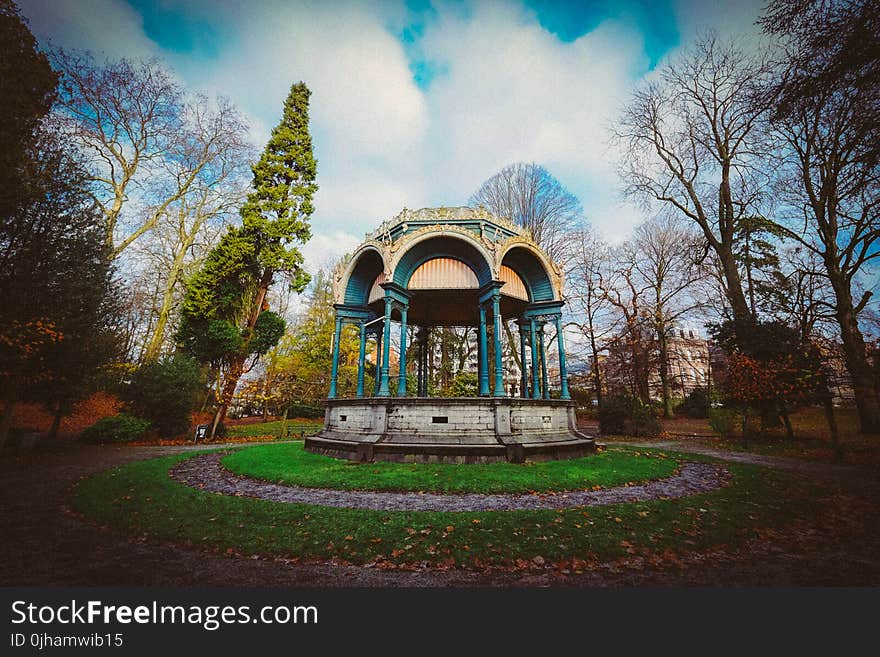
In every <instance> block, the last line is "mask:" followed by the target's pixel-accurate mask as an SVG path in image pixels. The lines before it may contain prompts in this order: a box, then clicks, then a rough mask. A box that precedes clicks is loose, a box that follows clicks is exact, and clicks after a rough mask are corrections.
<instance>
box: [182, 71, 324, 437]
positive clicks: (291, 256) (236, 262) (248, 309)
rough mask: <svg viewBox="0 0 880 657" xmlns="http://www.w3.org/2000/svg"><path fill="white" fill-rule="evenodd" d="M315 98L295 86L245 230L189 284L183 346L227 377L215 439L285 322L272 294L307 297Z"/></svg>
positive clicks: (250, 202) (256, 181)
mask: <svg viewBox="0 0 880 657" xmlns="http://www.w3.org/2000/svg"><path fill="white" fill-rule="evenodd" d="M309 95H310V92H309V90H308V87H306V85H305V84H304V83H303V82H298V83H296V84H294V85H293V87H292V88H291V90H290V94H289V95H288V97H287V100H286V101H285V103H284V116H283V118H282V119H281V123H279V124H278V126H277V127H276V128H275V129H274V130H273V131H272V135H271V137H270V139H269V143H268V144H267V145H266V149H265V150H264V152H263V154H262V156H261V157H260V160H259V161H258V162H257V164H256V165H254V167H253V173H254V178H253V184H252V187H253V190H252V191H251V193H250V194H248V197H247V200H246V201H245V203H244V204H243V205H242V207H241V210H240V214H241V218H242V225H241V227H240V228H231V229H230V230H229V231H228V232H227V234H226V235H224V237H223V239H222V240H221V242H220V244H218V246H217V247H216V248H215V249H214V250H213V251H212V252H211V253H210V254H209V256H208V258H207V261H206V262H205V265H204V266H203V267H202V269H201V270H200V271H199V272H198V273H196V274H195V276H194V277H193V278H192V279H191V280H190V282H189V284H188V286H187V294H186V298H185V300H184V303H183V309H182V318H181V326H180V329H179V331H178V341H179V342H180V343H181V345H182V346H183V347H184V349H185V350H186V351H189V352H190V353H192V354H193V355H195V356H196V357H197V358H199V360H201V361H202V362H204V363H211V364H213V365H214V366H215V367H217V369H218V370H219V372H220V376H221V378H222V381H221V384H220V395H219V399H218V400H217V401H218V407H217V412H216V414H215V416H214V422H213V424H212V427H211V433H210V437H213V436H214V434H215V433H216V430H217V426H218V425H219V424H220V423H221V422H222V421H223V420H224V418H225V417H226V411H227V410H228V408H229V403H230V402H231V401H232V396H233V394H234V393H235V388H236V386H237V385H238V381H239V379H240V378H241V375H242V374H243V373H244V371H245V366H246V363H247V361H248V359H249V358H254V359H256V358H258V357H259V356H261V355H263V354H265V353H266V352H267V351H268V350H269V349H271V348H272V347H273V346H275V344H277V342H278V340H279V339H280V338H281V335H282V334H283V333H284V320H283V319H282V318H281V317H279V316H278V315H276V314H275V313H272V312H270V311H269V304H268V301H267V294H268V291H269V288H270V287H271V285H272V283H273V282H274V281H275V278H276V277H277V276H283V277H285V278H286V279H287V282H288V284H289V285H290V287H291V289H293V290H296V291H297V292H302V291H303V290H304V289H305V287H306V285H307V284H308V282H309V275H308V273H307V272H306V271H305V270H304V269H303V256H302V253H300V251H299V250H298V249H297V248H296V246H295V245H294V244H295V243H300V244H304V243H305V242H307V241H308V240H309V238H310V237H311V231H310V227H309V218H310V216H311V214H312V212H313V211H314V208H313V206H312V196H313V195H314V193H315V192H316V191H317V189H318V186H317V184H315V175H316V172H317V163H316V161H315V158H314V155H313V153H312V140H311V136H310V135H309V126H308V123H309V115H308V104H309Z"/></svg>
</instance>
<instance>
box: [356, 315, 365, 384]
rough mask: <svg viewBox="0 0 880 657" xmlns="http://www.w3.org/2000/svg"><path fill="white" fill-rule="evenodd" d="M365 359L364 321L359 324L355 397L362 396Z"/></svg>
mask: <svg viewBox="0 0 880 657" xmlns="http://www.w3.org/2000/svg"><path fill="white" fill-rule="evenodd" d="M366 359H367V325H366V322H365V321H362V322H361V342H360V349H359V350H358V387H357V396H358V397H363V396H364V370H365V369H366V367H365V365H366Z"/></svg>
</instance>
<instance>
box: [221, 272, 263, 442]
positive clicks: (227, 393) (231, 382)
mask: <svg viewBox="0 0 880 657" xmlns="http://www.w3.org/2000/svg"><path fill="white" fill-rule="evenodd" d="M271 282H272V275H271V272H267V273H265V274H264V275H263V279H262V280H261V281H260V287H259V289H258V291H257V295H256V297H255V298H254V303H253V306H252V307H251V313H250V316H249V317H248V323H247V329H248V331H249V332H253V329H254V326H255V325H256V323H257V318H258V317H259V316H260V313H261V312H262V310H263V302H264V301H265V300H266V293H267V292H268V291H269V284H270V283H271ZM248 341H250V338H248ZM246 345H247V343H246V344H245V349H244V353H247V349H246ZM244 362H245V357H244V356H236V357H235V358H234V359H233V360H232V362H231V363H230V364H229V370H228V373H227V375H226V380H225V381H224V382H223V392H222V393H221V394H220V399H219V406H218V407H217V412H216V413H215V414H214V422H213V423H212V424H211V433H210V434H209V435H208V440H214V436H215V435H216V433H217V427H218V426H220V423H221V422H223V421H224V420H225V419H226V412H227V411H228V410H229V404H230V403H231V402H232V397H233V396H234V395H235V389H236V388H237V387H238V380H239V379H240V378H241V375H242V373H243V372H244Z"/></svg>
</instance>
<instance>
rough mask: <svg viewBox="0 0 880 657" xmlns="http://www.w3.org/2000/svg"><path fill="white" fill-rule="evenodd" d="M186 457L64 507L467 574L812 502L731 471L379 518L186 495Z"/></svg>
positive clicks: (689, 544)
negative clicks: (721, 484)
mask: <svg viewBox="0 0 880 657" xmlns="http://www.w3.org/2000/svg"><path fill="white" fill-rule="evenodd" d="M193 455H194V454H193V453H190V454H181V455H175V456H168V457H162V458H157V459H150V460H146V461H140V462H136V463H132V464H128V465H124V466H121V467H118V468H115V469H113V470H109V471H107V472H104V473H101V474H99V475H97V476H94V477H92V478H90V479H86V480H84V481H82V482H80V484H79V485H78V486H77V488H76V491H75V493H74V496H73V500H72V504H73V507H74V508H75V509H76V510H77V511H79V512H81V513H83V514H85V515H86V516H87V517H89V518H92V519H93V520H95V521H97V522H99V523H102V524H105V525H109V526H113V527H116V528H119V529H122V530H125V531H129V532H132V533H133V534H136V535H138V536H144V537H147V538H149V539H153V540H163V541H172V542H175V543H182V544H184V545H189V546H194V547H198V548H201V549H204V550H208V551H214V552H220V553H229V554H233V553H237V554H243V555H268V556H277V557H284V558H294V559H298V560H304V561H308V560H326V559H339V560H341V561H344V562H350V563H358V564H363V563H371V562H380V563H382V562H388V563H393V564H396V565H402V566H407V565H413V564H422V565H425V564H427V565H434V566H440V567H447V566H452V565H459V566H463V567H470V568H483V567H486V566H511V565H514V566H520V567H521V566H523V565H525V563H524V562H523V561H522V560H533V559H535V560H536V562H538V563H540V560H539V559H537V558H538V557H540V558H541V559H543V560H545V561H546V562H548V563H553V564H557V565H559V566H561V567H570V568H573V569H578V568H581V567H584V565H585V563H586V562H590V561H595V560H605V559H611V558H616V557H621V556H626V555H632V554H636V555H639V554H661V553H663V552H665V551H666V550H673V551H674V552H680V551H691V550H699V549H702V548H708V547H711V546H715V545H719V544H725V543H729V542H732V541H737V540H741V539H743V538H747V537H751V536H754V535H755V531H756V530H757V529H759V528H763V527H779V526H781V525H784V524H786V523H789V522H791V521H793V520H795V519H797V518H804V517H812V516H814V515H815V513H816V512H817V509H818V507H819V503H818V500H819V494H820V489H819V488H817V487H816V486H815V485H813V484H809V483H808V482H807V481H806V480H804V479H800V478H797V477H796V476H795V475H792V474H788V473H782V472H776V471H770V470H766V469H762V468H758V467H754V466H745V465H729V466H728V467H729V468H730V470H731V472H732V473H733V482H732V484H731V485H730V486H727V487H725V488H722V489H719V490H716V491H713V492H711V493H707V494H702V495H695V496H692V497H687V498H682V499H675V500H656V501H650V502H643V503H637V504H618V505H612V506H603V507H587V508H577V509H567V510H562V511H550V510H541V511H507V512H479V513H438V512H402V511H395V512H381V511H366V510H356V509H336V508H329V507H321V506H313V505H304V504H283V503H278V502H269V501H265V500H255V499H248V498H242V497H231V496H223V495H217V494H214V493H208V492H204V491H199V490H196V489H193V488H189V487H187V486H184V485H183V484H180V483H178V482H176V481H174V480H172V479H171V478H170V477H169V476H168V470H169V468H171V467H172V466H173V465H174V464H175V463H177V462H179V461H180V460H182V459H186V458H191V457H192V456H193ZM676 458H682V457H680V456H679V457H676ZM660 462H663V461H662V460H660ZM458 467H460V468H461V469H462V470H466V469H468V468H471V467H472V466H468V465H465V466H458Z"/></svg>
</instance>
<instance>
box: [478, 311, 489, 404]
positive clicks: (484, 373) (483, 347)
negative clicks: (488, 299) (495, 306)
mask: <svg viewBox="0 0 880 657" xmlns="http://www.w3.org/2000/svg"><path fill="white" fill-rule="evenodd" d="M487 350H488V345H487V343H486V308H485V307H484V306H482V305H481V306H480V364H479V370H480V372H479V378H480V397H487V396H488V395H489V356H488V354H487V353H486V352H487Z"/></svg>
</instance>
